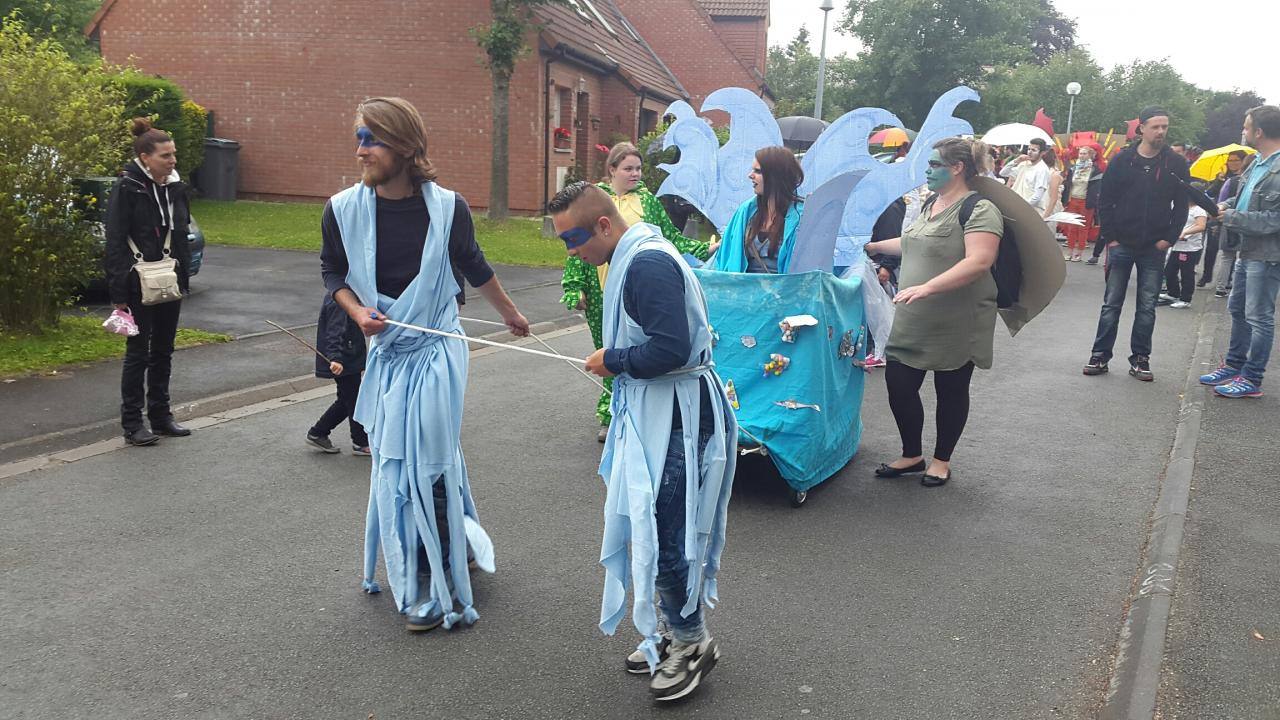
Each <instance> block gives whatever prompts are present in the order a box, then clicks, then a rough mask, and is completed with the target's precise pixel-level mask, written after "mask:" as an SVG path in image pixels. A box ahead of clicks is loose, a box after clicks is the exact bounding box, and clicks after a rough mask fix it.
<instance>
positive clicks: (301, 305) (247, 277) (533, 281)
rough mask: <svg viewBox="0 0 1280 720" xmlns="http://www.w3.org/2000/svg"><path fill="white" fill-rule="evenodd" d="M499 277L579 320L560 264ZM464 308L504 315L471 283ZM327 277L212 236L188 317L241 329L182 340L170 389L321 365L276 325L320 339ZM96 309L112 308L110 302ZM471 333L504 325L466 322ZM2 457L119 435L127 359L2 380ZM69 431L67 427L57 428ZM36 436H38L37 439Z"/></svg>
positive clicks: (543, 308) (229, 385) (204, 390)
mask: <svg viewBox="0 0 1280 720" xmlns="http://www.w3.org/2000/svg"><path fill="white" fill-rule="evenodd" d="M496 270H497V273H498V277H499V280H500V281H501V282H502V283H503V285H504V287H506V288H507V290H508V292H509V293H510V295H511V296H512V299H513V300H514V301H515V303H516V305H517V306H518V307H519V308H520V309H521V311H522V312H523V313H524V314H525V316H526V317H528V318H529V320H530V322H533V323H550V324H553V325H556V326H564V325H570V324H575V323H578V322H581V320H580V317H579V316H578V315H575V314H573V313H570V312H569V311H567V310H566V309H565V308H564V306H562V305H560V296H561V294H562V293H561V290H560V274H561V271H560V269H559V268H528V267H519V266H510V265H502V266H498V267H497V268H496ZM468 294H469V295H470V301H469V302H468V303H467V304H466V305H465V306H464V308H463V310H462V313H463V315H464V317H472V318H479V319H482V320H490V321H496V320H498V319H499V318H498V315H497V313H495V312H494V311H493V309H492V308H491V307H489V304H488V303H487V302H485V301H484V299H483V298H481V297H480V296H479V295H478V294H477V293H476V292H475V290H473V289H468ZM323 295H324V286H323V285H322V284H321V281H320V260H319V256H318V255H317V254H316V253H307V252H295V251H289V250H261V249H255V248H237V247H228V246H210V247H209V248H208V250H206V253H205V261H204V267H203V269H202V270H201V272H200V274H199V275H197V276H196V277H195V279H193V280H192V294H191V297H189V298H187V299H186V300H184V301H183V304H182V318H181V324H182V326H183V327H191V328H199V329H202V330H209V331H212V332H219V333H225V334H229V335H232V336H233V337H237V338H240V339H238V340H237V341H235V342H232V343H226V344H219V345H206V346H202V347H197V348H190V349H187V350H179V351H178V352H177V353H175V355H174V360H173V377H172V380H171V382H170V394H171V396H172V400H173V403H174V404H175V405H177V406H181V405H184V404H188V403H192V402H194V401H199V400H203V399H206V398H210V397H213V396H218V395H223V394H226V393H234V392H238V391H241V390H244V389H245V388H252V387H256V386H260V385H264V384H268V383H274V382H279V381H283V380H286V379H289V378H296V377H299V376H302V375H307V374H310V373H311V372H313V370H314V363H313V359H312V355H311V351H310V350H308V349H306V348H305V347H303V346H302V345H300V344H298V343H297V341H295V340H293V339H292V338H289V337H288V336H286V335H284V334H283V333H280V332H279V331H277V330H275V329H273V328H272V327H271V326H270V325H267V324H266V322H264V320H272V321H274V322H277V323H279V324H280V325H283V326H284V327H286V328H291V329H297V330H298V334H299V335H300V336H301V337H303V338H305V339H307V340H309V341H314V339H315V328H314V324H315V322H316V317H317V315H318V314H319V310H320V301H321V298H322V297H323ZM90 311H91V312H95V313H98V314H100V315H101V316H102V317H106V315H107V313H108V309H107V306H106V305H105V304H99V305H94V306H90ZM464 326H465V328H466V331H467V332H468V333H469V334H471V335H473V336H480V335H486V334H489V333H492V332H495V331H498V332H501V329H500V328H494V327H490V326H488V325H484V324H480V323H464ZM0 406H2V407H4V408H5V410H6V416H7V419H6V420H5V421H4V422H0V462H7V461H11V460H16V459H18V458H22V457H29V456H31V455H33V454H37V453H40V452H48V451H51V450H54V449H62V448H65V447H68V445H67V443H68V442H71V443H74V444H79V443H88V442H93V441H96V440H101V439H104V438H107V437H112V436H116V435H119V433H120V430H119V427H118V419H119V412H120V410H119V408H120V361H118V360H110V361H103V362H99V363H90V364H85V365H80V366H73V367H67V368H63V369H61V370H59V371H58V372H57V373H50V374H43V375H33V376H27V377H22V378H17V379H16V380H14V381H13V382H5V383H4V384H0ZM55 433H56V434H61V433H68V434H67V435H66V436H63V435H58V436H56V437H50V435H51V434H55ZM33 438H38V439H39V440H38V441H36V442H31V439H33Z"/></svg>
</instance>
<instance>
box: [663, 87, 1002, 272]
mask: <svg viewBox="0 0 1280 720" xmlns="http://www.w3.org/2000/svg"><path fill="white" fill-rule="evenodd" d="M978 101H979V96H978V93H976V92H974V91H973V90H972V89H970V88H968V87H965V86H963V85H961V86H959V87H955V88H952V89H951V90H949V91H947V92H946V93H944V94H943V95H942V96H941V97H939V98H938V100H937V102H935V103H934V104H933V108H932V109H931V110H930V111H929V115H928V117H927V118H925V122H924V125H923V126H922V127H921V128H920V132H919V134H918V135H917V136H916V141H915V142H914V143H913V144H912V147H911V150H910V151H909V152H908V153H907V155H906V158H905V159H904V160H903V161H902V162H898V163H893V164H885V163H882V162H880V161H878V160H876V159H875V158H874V157H872V156H871V152H870V148H869V147H868V144H867V141H868V139H869V138H870V136H871V133H872V131H873V130H875V129H876V128H877V127H881V126H884V125H890V126H893V127H902V121H901V120H899V119H898V117H897V116H896V115H894V114H893V113H891V112H889V111H888V110H884V109H881V108H859V109H858V110H854V111H852V112H850V113H847V114H845V115H844V116H842V117H841V118H839V119H838V120H836V121H835V122H834V123H832V124H831V127H829V128H827V130H826V131H825V132H823V133H822V134H821V135H819V136H818V139H817V141H816V142H815V143H814V144H813V147H811V148H810V149H809V151H808V152H807V153H806V154H805V157H804V161H803V162H802V164H801V167H802V168H803V169H804V171H805V182H804V184H802V185H801V186H800V193H801V195H803V196H812V197H813V199H820V200H821V201H822V205H821V208H822V214H823V215H824V216H828V215H829V212H830V205H831V204H832V203H835V202H840V199H839V198H838V197H834V198H833V197H832V193H835V192H836V190H835V189H834V188H835V187H839V188H845V187H848V188H849V194H848V195H847V197H845V198H844V199H843V213H842V214H841V219H840V223H839V224H838V226H837V228H836V232H835V234H830V222H829V217H827V218H826V219H825V220H824V222H821V223H808V224H806V225H802V228H801V231H799V232H798V233H797V236H796V250H797V251H802V252H803V253H804V255H805V256H806V257H817V256H819V255H821V254H822V253H823V252H824V251H826V250H827V249H828V248H829V252H827V254H828V255H829V256H831V257H832V259H833V264H834V265H852V264H854V263H855V262H858V261H860V260H861V254H862V248H863V246H864V245H866V243H867V242H868V241H869V240H870V238H871V229H872V228H873V227H874V226H875V223H876V219H877V218H879V217H880V214H881V213H883V212H884V210H885V208H887V207H889V204H890V203H892V202H893V201H894V200H895V199H897V198H899V197H901V196H903V195H904V194H906V193H907V192H909V191H910V190H912V189H913V188H917V187H919V186H921V185H923V184H924V172H925V169H926V168H927V167H928V160H929V153H930V151H931V148H932V146H933V144H934V143H936V142H937V141H939V140H942V139H944V138H948V137H954V136H956V135H969V134H972V133H973V126H972V125H970V124H969V123H968V122H967V121H965V120H963V119H960V118H957V117H955V109H956V108H957V107H958V106H959V105H960V104H961V103H964V102H978ZM711 110H721V111H724V112H726V113H729V117H730V121H729V142H728V143H726V144H725V146H724V147H720V146H719V143H718V142H717V140H716V136H715V132H713V131H712V129H711V127H710V126H709V125H707V123H706V121H704V120H703V119H702V118H701V117H699V116H698V114H697V113H695V112H694V110H693V108H692V107H691V106H690V105H689V104H688V103H686V102H684V101H677V102H675V103H673V104H672V105H671V106H670V107H669V108H668V110H667V112H668V114H671V115H674V116H675V118H676V119H675V121H674V122H673V123H672V125H671V127H670V128H669V129H668V130H667V135H666V138H665V140H664V142H663V148H664V149H666V148H673V147H674V148H677V149H679V150H680V159H679V161H678V162H676V163H664V164H662V165H659V167H660V168H661V169H663V170H666V171H667V172H668V173H670V176H669V177H668V178H667V180H666V181H665V182H664V183H663V184H662V186H661V187H660V188H658V194H659V195H679V196H680V197H683V198H684V199H685V200H688V201H689V202H690V203H691V204H692V205H693V206H694V207H696V208H698V210H699V211H700V212H702V214H703V215H705V216H707V218H708V219H710V220H711V222H712V223H713V224H715V226H716V228H717V229H719V230H720V232H721V233H722V234H723V232H724V230H725V228H726V227H727V226H728V224H729V220H730V218H732V217H733V213H734V211H735V210H737V209H738V206H739V205H741V204H742V203H744V202H746V201H747V200H748V199H750V198H751V193H752V191H751V183H750V180H749V179H748V178H747V175H748V173H749V172H750V170H751V162H752V159H753V158H754V156H755V153H756V152H757V151H758V150H760V149H761V148H764V147H768V146H770V145H781V144H782V132H781V130H780V129H779V128H778V122H777V120H775V119H774V117H773V115H772V113H771V112H770V110H769V107H768V106H767V105H765V103H764V101H762V100H761V99H760V98H759V97H757V96H756V95H755V94H753V93H751V92H750V91H748V90H744V89H742V88H724V89H721V90H717V91H715V92H713V93H711V95H709V96H707V100H706V102H704V103H703V105H702V111H703V112H708V111H711ZM850 174H854V175H856V176H859V177H860V179H859V180H858V181H856V182H854V183H853V184H852V185H850V184H849V182H848V179H847V178H846V179H845V180H840V181H838V182H837V185H836V186H833V189H831V190H829V192H828V193H825V194H823V195H822V196H821V197H820V198H819V197H817V195H818V190H819V189H820V188H822V187H823V186H824V185H827V184H828V183H831V182H834V181H837V178H840V177H842V176H848V175H850ZM818 209H819V208H818V207H815V206H814V204H813V203H812V201H810V202H809V203H806V206H805V213H806V214H808V213H810V212H814V211H815V210H818ZM806 226H807V227H806ZM811 245H816V247H810V246H811ZM804 267H805V268H806V269H814V267H815V266H814V264H813V263H810V262H807V263H806V264H805V266H804ZM817 267H822V268H824V269H828V270H829V269H830V267H828V266H826V265H825V264H822V263H819V264H818V266H817Z"/></svg>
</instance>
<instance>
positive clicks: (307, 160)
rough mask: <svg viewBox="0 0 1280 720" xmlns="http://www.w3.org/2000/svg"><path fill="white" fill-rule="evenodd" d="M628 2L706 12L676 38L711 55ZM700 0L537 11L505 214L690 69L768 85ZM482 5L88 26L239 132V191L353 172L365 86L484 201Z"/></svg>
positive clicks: (174, 13)
mask: <svg viewBox="0 0 1280 720" xmlns="http://www.w3.org/2000/svg"><path fill="white" fill-rule="evenodd" d="M631 2H643V3H644V4H646V5H650V6H653V5H660V6H667V7H668V9H669V10H670V11H671V12H673V13H681V14H688V13H696V14H697V17H700V18H704V19H706V22H703V23H701V24H697V25H695V27H694V28H693V29H692V30H690V29H688V28H680V29H679V32H678V33H674V32H673V33H671V34H673V35H675V36H676V37H677V38H678V41H679V42H683V43H687V44H688V45H689V46H690V47H693V48H696V47H710V48H713V49H714V51H713V52H711V53H708V56H707V57H701V56H698V54H697V53H687V52H681V53H680V55H679V56H676V55H673V56H672V58H673V61H672V62H668V61H667V60H668V58H667V57H664V56H663V55H662V54H661V53H660V52H658V51H656V50H655V46H654V45H652V44H651V43H650V42H647V40H648V36H647V34H651V35H652V36H653V37H654V38H658V39H659V40H660V41H661V44H662V46H663V47H667V48H670V47H671V46H672V42H671V37H668V34H667V33H665V32H664V31H662V30H661V29H660V28H652V29H651V30H649V31H648V33H642V32H640V31H639V29H638V28H637V26H636V25H634V24H633V23H632V22H631V20H630V19H629V18H628V16H627V15H625V14H624V13H623V10H622V9H621V8H620V6H619V4H620V3H622V4H627V3H631ZM700 2H708V3H713V0H568V4H567V5H556V6H549V7H539V8H538V9H537V11H536V12H537V15H538V20H539V22H540V28H539V30H538V31H536V32H535V33H533V35H532V36H531V38H530V45H531V46H532V47H533V48H534V52H532V53H530V54H529V55H528V56H527V57H526V58H524V59H523V60H521V61H520V62H519V64H518V65H517V67H516V72H515V75H514V77H513V78H512V81H511V90H510V105H511V107H510V166H509V173H510V197H509V203H510V207H511V209H512V210H513V211H515V212H528V213H536V212H541V210H542V208H543V207H545V204H546V201H547V199H548V198H549V197H550V195H551V194H552V193H554V192H555V190H556V189H557V188H558V187H559V186H560V184H561V183H563V182H564V180H565V178H566V177H567V176H571V175H573V174H577V175H578V176H579V177H585V178H588V179H595V178H596V177H597V175H598V173H599V172H600V168H601V167H602V161H603V154H602V153H600V152H599V151H598V150H597V149H596V146H597V145H608V144H609V143H610V142H611V141H613V140H616V139H620V138H623V137H625V138H636V137H639V136H640V135H643V134H644V133H646V132H648V131H649V130H651V129H652V128H653V127H654V126H655V125H657V123H658V121H659V119H660V116H661V114H662V112H663V110H665V109H666V107H667V106H668V105H669V104H670V103H671V102H673V101H675V100H677V99H685V100H691V101H695V102H697V101H698V98H697V97H695V96H692V95H691V94H690V92H689V91H688V90H687V89H686V86H685V85H684V84H683V82H682V79H681V78H682V76H684V75H687V76H688V77H689V78H690V79H691V80H692V81H694V82H695V84H696V86H697V87H698V88H699V89H700V92H703V93H705V90H703V89H702V88H704V87H705V86H706V79H707V78H714V77H716V76H717V75H718V76H719V77H720V78H721V83H720V84H721V85H723V84H729V83H738V82H739V80H740V79H741V81H742V82H743V83H746V84H745V86H746V87H750V88H753V89H758V90H760V92H761V93H762V94H765V93H766V91H765V88H764V84H763V81H762V80H763V79H762V78H760V77H756V76H753V75H750V74H748V73H747V71H746V67H745V66H744V63H743V61H742V60H741V59H740V58H739V57H738V56H737V55H736V54H734V53H733V52H732V51H730V50H729V46H728V44H727V43H726V41H725V39H724V38H722V37H721V36H720V34H719V31H718V30H716V29H715V27H714V26H713V25H712V24H710V23H711V21H710V20H709V18H710V17H711V16H710V15H708V14H707V13H706V11H705V10H704V9H703V8H702V7H701V5H699V4H698V3H700ZM714 2H718V3H724V2H728V0H714ZM488 8H489V4H488V3H487V2H481V1H480V0H468V1H467V2H457V1H456V0H421V1H420V2H416V3H401V2H388V1H386V0H374V1H373V2H367V3H362V4H358V5H357V4H355V3H345V2H344V3H324V4H316V3H314V2H303V1H302V0H255V2H251V3H245V2H240V1H238V0H235V1H233V0H201V2H199V3H196V2H192V1H190V0H105V1H104V2H103V4H102V6H101V7H100V8H99V10H98V12H97V14H96V15H95V16H94V18H93V20H92V21H91V22H90V24H89V26H88V27H86V29H85V32H86V34H88V35H90V36H92V37H94V38H96V39H97V40H98V41H99V43H100V47H101V49H102V54H103V57H104V58H106V59H107V60H108V61H110V62H113V63H120V64H123V63H126V62H130V61H131V62H133V63H134V64H136V65H137V67H139V68H140V69H142V70H143V71H145V72H148V73H153V74H156V75H161V76H164V77H167V78H169V79H172V80H173V81H175V82H177V83H178V84H179V85H180V86H181V87H182V88H183V89H184V90H185V91H186V93H187V95H188V96H189V97H191V99H193V100H195V101H196V102H199V103H200V104H202V105H204V106H205V107H207V108H208V109H209V110H210V111H211V113H212V115H213V118H214V132H215V134H217V135H219V136H221V137H227V138H233V139H235V140H238V141H239V142H240V143H241V150H240V174H239V180H238V191H239V193H240V194H241V195H242V196H243V197H257V198H271V199H310V200H315V199H321V198H326V197H328V196H329V195H331V194H333V193H334V192H336V191H338V190H340V189H342V188H344V187H347V186H349V185H351V184H352V183H354V182H356V181H357V180H358V177H359V175H358V171H357V170H356V165H355V160H354V154H355V142H354V138H353V137H352V128H351V123H352V119H353V118H352V115H353V111H354V108H355V106H356V104H357V103H358V102H359V101H360V100H361V99H363V98H365V97H368V96H375V95H399V96H402V97H405V98H407V99H408V100H410V101H411V102H413V103H414V105H416V106H417V107H418V109H419V110H420V111H421V112H422V114H423V117H424V119H425V120H426V123H427V128H428V133H427V142H428V154H429V156H430V157H431V159H432V161H433V162H434V163H435V165H436V167H437V170H438V171H439V173H440V177H441V182H442V184H444V185H446V186H448V187H450V188H452V189H455V190H457V191H459V192H461V193H462V194H463V195H465V196H466V197H467V200H468V202H469V203H470V204H471V205H472V206H473V207H476V208H484V207H485V206H486V205H487V204H488V199H489V162H490V148H491V140H490V134H491V133H490V124H491V107H492V83H491V80H490V77H489V73H488V70H487V69H486V68H485V66H484V64H483V56H482V51H481V50H480V49H479V47H477V46H476V44H475V41H474V40H473V38H472V37H471V35H470V32H469V31H470V29H471V28H474V27H477V26H480V25H483V24H485V23H487V22H488V21H489V9H488ZM682 16H683V15H682ZM671 52H675V49H674V48H673V49H672V50H671ZM673 63H674V64H673ZM726 78H727V79H729V82H725V80H724V79H726ZM556 128H564V129H566V130H567V131H568V132H569V136H570V137H569V138H568V140H567V142H562V143H558V142H557V141H556V139H555V135H556V134H555V129H556Z"/></svg>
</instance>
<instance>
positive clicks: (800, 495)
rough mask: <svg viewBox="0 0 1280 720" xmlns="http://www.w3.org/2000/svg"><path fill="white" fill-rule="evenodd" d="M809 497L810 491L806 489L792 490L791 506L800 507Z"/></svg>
mask: <svg viewBox="0 0 1280 720" xmlns="http://www.w3.org/2000/svg"><path fill="white" fill-rule="evenodd" d="M808 499H809V493H808V492H806V491H804V490H792V491H791V507H793V508H798V507H800V506H801V505H803V504H804V501H805V500H808Z"/></svg>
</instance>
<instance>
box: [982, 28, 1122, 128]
mask: <svg viewBox="0 0 1280 720" xmlns="http://www.w3.org/2000/svg"><path fill="white" fill-rule="evenodd" d="M1070 82H1078V83H1080V85H1081V87H1082V88H1083V90H1082V91H1081V93H1080V95H1079V96H1078V97H1077V98H1076V103H1075V113H1074V115H1073V118H1072V124H1071V126H1072V128H1073V129H1075V130H1097V129H1099V128H1100V127H1101V124H1100V123H1102V122H1103V114H1102V113H1103V106H1102V105H1101V104H1100V102H1099V99H1100V98H1103V97H1105V96H1106V95H1107V93H1108V92H1109V91H1108V89H1107V88H1106V86H1105V85H1104V84H1103V82H1102V68H1101V67H1099V66H1098V64H1097V63H1096V62H1095V61H1094V59H1093V57H1092V56H1090V55H1089V53H1088V52H1087V51H1085V50H1083V49H1077V50H1069V51H1065V52H1061V53H1057V54H1055V55H1054V56H1053V57H1052V58H1050V59H1049V62H1047V63H1046V64H1044V65H1036V64H1034V63H1024V64H1022V65H1018V66H1016V67H1009V66H1002V67H998V68H995V69H994V70H993V71H992V72H991V74H990V75H989V76H988V77H987V79H986V81H985V82H984V83H983V84H982V85H980V86H979V88H978V90H979V92H981V94H982V103H981V104H979V105H978V106H976V107H974V108H972V109H971V110H970V111H969V113H970V118H971V119H972V121H973V123H974V129H975V130H977V131H978V132H982V131H983V130H986V129H987V128H989V127H991V126H993V125H997V124H999V123H1006V122H1023V123H1029V122H1031V118H1033V117H1034V116H1035V113H1036V110H1037V109H1039V108H1044V109H1045V112H1046V113H1048V115H1049V116H1050V117H1052V118H1054V119H1055V120H1057V123H1056V125H1057V126H1058V128H1057V129H1060V130H1061V131H1063V132H1065V131H1066V127H1067V126H1066V122H1067V115H1068V111H1069V107H1070V102H1071V98H1070V97H1069V96H1068V95H1067V90H1066V88H1067V83H1070ZM1103 129H1105V128H1103Z"/></svg>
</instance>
